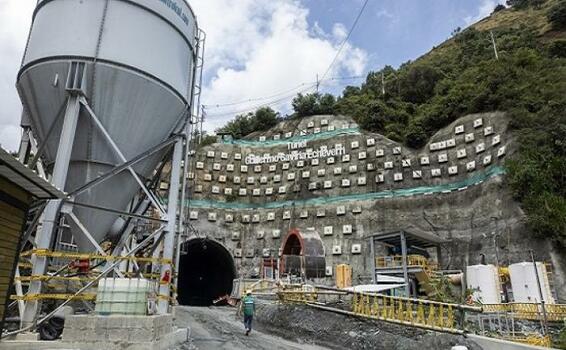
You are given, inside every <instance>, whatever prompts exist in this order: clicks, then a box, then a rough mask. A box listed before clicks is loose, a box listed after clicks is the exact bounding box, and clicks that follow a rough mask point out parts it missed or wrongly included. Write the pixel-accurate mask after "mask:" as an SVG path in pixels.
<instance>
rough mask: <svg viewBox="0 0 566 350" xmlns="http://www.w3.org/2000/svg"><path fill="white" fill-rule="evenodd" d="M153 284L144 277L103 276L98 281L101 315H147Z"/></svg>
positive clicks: (99, 312)
mask: <svg viewBox="0 0 566 350" xmlns="http://www.w3.org/2000/svg"><path fill="white" fill-rule="evenodd" d="M150 293H151V284H150V282H149V281H148V280H146V279H143V278H103V279H101V280H100V281H99V282H98V291H97V294H96V307H95V312H96V313H97V314H99V315H146V314H147V310H148V296H149V294H150Z"/></svg>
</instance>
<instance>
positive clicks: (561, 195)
mask: <svg viewBox="0 0 566 350" xmlns="http://www.w3.org/2000/svg"><path fill="white" fill-rule="evenodd" d="M513 2H518V3H519V4H518V5H516V6H514V7H511V8H507V9H503V10H500V11H497V12H494V13H493V14H492V15H491V16H489V17H488V18H485V19H483V20H482V21H480V22H478V23H476V24H474V25H473V26H471V27H470V28H467V29H465V30H464V31H458V30H455V33H453V36H452V38H451V39H449V40H447V41H446V42H444V43H443V44H442V45H440V46H439V47H436V48H435V49H433V50H432V51H430V52H429V53H427V54H426V55H424V56H422V57H420V58H419V59H417V60H415V61H413V62H407V63H405V64H403V65H402V66H401V67H399V69H393V68H391V67H386V68H385V69H383V71H379V72H373V73H370V74H369V75H368V77H367V79H366V81H365V83H363V84H362V85H361V86H359V87H353V86H349V87H347V88H346V89H345V90H344V93H343V97H341V98H339V99H338V101H337V103H336V105H335V113H340V114H346V115H350V116H352V117H353V118H354V119H355V120H356V121H357V122H358V123H359V124H360V125H361V126H362V127H363V128H365V129H368V130H371V131H375V132H380V133H383V134H384V135H386V136H387V137H389V138H391V139H394V140H397V141H402V142H405V144H406V145H407V146H410V147H414V148H418V147H421V146H422V145H424V144H425V143H426V142H427V140H428V138H429V137H430V136H431V135H432V134H434V133H435V132H436V131H437V130H438V129H440V128H442V127H444V126H446V125H448V124H450V123H451V122H452V121H454V120H455V119H456V118H458V117H461V116H463V115H465V114H468V113H479V112H489V111H496V110H499V111H506V112H507V113H509V115H510V116H511V118H512V127H513V128H514V129H515V131H516V133H517V135H518V142H519V145H520V149H519V153H518V155H517V156H516V157H515V158H514V159H513V160H511V161H509V162H508V163H507V166H508V169H509V177H508V179H509V184H510V186H511V188H512V189H513V191H514V193H515V195H516V198H517V199H518V200H520V201H521V202H522V204H523V208H524V209H525V211H526V212H527V214H528V224H529V226H530V228H531V229H532V231H533V232H534V233H535V234H537V235H540V236H544V237H547V238H551V239H554V240H556V241H558V242H560V243H561V244H563V245H564V243H566V1H564V0H562V1H551V0H549V1H540V0H535V1H532V0H531V1H524V0H523V1H513ZM490 31H491V32H492V33H493V35H494V38H495V42H496V46H497V50H498V56H499V59H496V58H495V53H494V49H493V45H492V42H491V33H490ZM382 74H383V78H384V82H385V84H384V86H383V84H382ZM383 87H384V90H385V94H383V90H382V88H383Z"/></svg>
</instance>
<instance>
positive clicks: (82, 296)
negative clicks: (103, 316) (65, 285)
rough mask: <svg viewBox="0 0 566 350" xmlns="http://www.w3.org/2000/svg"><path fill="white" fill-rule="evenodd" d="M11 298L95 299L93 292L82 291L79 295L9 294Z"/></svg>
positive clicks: (26, 299) (27, 299)
mask: <svg viewBox="0 0 566 350" xmlns="http://www.w3.org/2000/svg"><path fill="white" fill-rule="evenodd" d="M10 299H12V300H24V301H30V300H42V299H52V300H67V299H72V300H96V294H95V293H82V294H79V295H74V294H26V295H22V296H17V295H12V296H10Z"/></svg>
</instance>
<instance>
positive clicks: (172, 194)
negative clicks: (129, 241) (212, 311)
mask: <svg viewBox="0 0 566 350" xmlns="http://www.w3.org/2000/svg"><path fill="white" fill-rule="evenodd" d="M182 158H183V139H182V138H180V137H179V138H178V139H177V142H176V143H175V148H174V150H173V159H172V160H171V180H170V181H171V185H170V186H169V200H168V202H167V228H166V229H165V232H164V233H163V234H164V235H165V237H164V240H163V259H167V260H169V261H171V260H172V259H173V253H174V250H175V236H176V234H177V209H178V208H177V207H178V202H179V190H180V188H179V187H180V180H181V160H182ZM181 210H182V208H181ZM172 278H173V266H172V264H171V263H164V264H163V265H161V278H160V282H161V284H160V286H159V302H158V305H157V310H158V313H160V314H166V313H168V312H169V301H170V299H169V298H170V295H171V284H170V282H171V280H172Z"/></svg>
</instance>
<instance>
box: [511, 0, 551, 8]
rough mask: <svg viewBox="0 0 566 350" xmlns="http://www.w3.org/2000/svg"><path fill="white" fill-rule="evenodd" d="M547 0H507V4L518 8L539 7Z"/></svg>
mask: <svg viewBox="0 0 566 350" xmlns="http://www.w3.org/2000/svg"><path fill="white" fill-rule="evenodd" d="M545 1H546V0H507V2H506V3H507V6H509V7H513V8H514V9H517V10H522V9H526V8H528V7H535V8H539V7H541V6H542V4H544V3H545Z"/></svg>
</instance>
